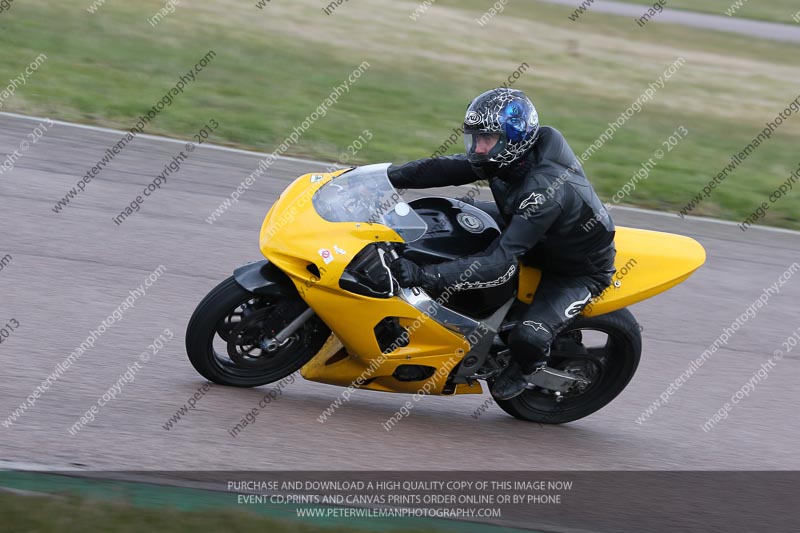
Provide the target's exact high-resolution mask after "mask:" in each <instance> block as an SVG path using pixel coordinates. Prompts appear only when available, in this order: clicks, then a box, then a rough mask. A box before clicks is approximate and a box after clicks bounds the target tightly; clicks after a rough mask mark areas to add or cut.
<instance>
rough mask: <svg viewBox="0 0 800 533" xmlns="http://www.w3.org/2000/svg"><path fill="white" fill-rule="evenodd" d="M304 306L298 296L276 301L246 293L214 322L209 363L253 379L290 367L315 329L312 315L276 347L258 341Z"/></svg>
mask: <svg viewBox="0 0 800 533" xmlns="http://www.w3.org/2000/svg"><path fill="white" fill-rule="evenodd" d="M305 307H306V306H305V303H304V302H302V300H300V299H299V298H298V299H296V300H291V301H278V300H277V299H274V298H269V297H266V296H255V297H254V296H252V295H250V296H249V297H248V299H246V300H244V301H242V302H241V303H240V304H238V305H237V306H236V307H235V308H234V309H233V310H232V311H231V312H230V313H229V314H228V315H226V316H225V317H223V318H222V319H221V320H219V322H218V323H217V328H216V330H215V331H214V332H213V333H212V337H211V339H210V342H209V344H210V346H209V349H210V350H211V351H212V357H211V360H212V363H213V364H214V366H216V367H217V369H218V370H219V371H220V372H222V373H224V374H227V375H229V376H235V377H241V378H249V379H256V380H257V379H261V378H263V377H265V376H273V375H277V374H286V373H290V372H292V371H294V370H295V369H296V368H297V366H298V365H297V361H298V354H299V353H300V352H301V351H303V350H305V349H306V348H308V346H309V345H310V343H311V339H312V338H313V336H314V334H315V333H316V329H317V327H318V323H317V322H318V320H317V319H316V317H312V318H310V319H309V320H308V321H307V322H306V323H305V324H303V326H301V327H300V328H299V329H298V330H297V331H296V332H295V333H294V334H293V335H292V336H291V337H290V338H289V339H287V341H286V342H285V343H284V344H283V345H281V346H280V347H279V348H278V349H276V350H273V351H268V350H267V349H265V348H263V347H262V341H263V340H264V339H266V338H270V337H274V335H275V334H276V333H278V332H279V331H281V330H282V329H283V328H285V327H286V325H288V324H289V323H290V322H291V321H292V320H294V319H295V318H296V317H297V316H299V315H300V313H302V312H303V311H304V310H305Z"/></svg>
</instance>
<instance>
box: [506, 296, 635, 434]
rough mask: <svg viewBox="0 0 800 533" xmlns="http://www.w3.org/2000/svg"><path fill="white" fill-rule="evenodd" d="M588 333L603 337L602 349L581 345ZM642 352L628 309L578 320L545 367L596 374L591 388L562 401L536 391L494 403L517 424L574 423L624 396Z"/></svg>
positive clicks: (560, 338) (555, 346)
mask: <svg viewBox="0 0 800 533" xmlns="http://www.w3.org/2000/svg"><path fill="white" fill-rule="evenodd" d="M590 331H592V332H596V333H597V332H599V333H602V334H604V335H605V338H606V342H605V345H603V346H598V347H590V348H588V349H584V347H583V345H582V342H581V341H582V339H583V336H584V334H585V333H587V332H590ZM576 340H577V341H576ZM641 353H642V336H641V331H640V328H639V324H638V323H637V322H636V319H635V318H634V317H633V314H632V313H631V312H630V311H628V310H627V309H620V310H618V311H614V312H613V313H608V314H605V315H600V316H595V317H583V316H580V317H578V318H576V319H575V320H574V321H573V322H571V323H570V325H569V326H567V328H566V329H565V330H564V331H562V332H561V333H560V334H559V336H558V339H556V341H555V342H554V343H553V347H552V351H551V355H550V365H549V366H553V367H554V368H559V369H561V370H566V371H574V369H576V368H577V369H581V370H580V371H582V373H584V374H592V373H594V379H593V380H592V384H591V385H590V386H589V387H588V388H587V389H586V390H584V391H583V392H576V393H571V394H566V395H565V396H564V397H563V399H562V400H561V401H560V402H559V401H557V400H556V395H555V394H553V393H552V391H547V390H544V389H539V388H538V387H537V388H534V389H528V390H526V391H525V392H523V393H522V394H520V395H519V396H516V397H515V398H511V399H510V400H497V399H495V402H496V403H497V405H498V406H499V407H500V408H501V409H502V410H503V411H505V412H506V413H508V414H510V415H512V416H514V417H516V418H519V419H520V420H526V421H529V422H538V423H540V424H563V423H566V422H573V421H575V420H578V419H580V418H583V417H585V416H588V415H590V414H592V413H594V412H596V411H598V410H600V409H601V408H603V407H605V406H606V405H608V403H610V402H611V400H613V399H614V398H616V397H617V395H619V394H620V393H621V392H622V390H623V389H624V388H625V387H626V386H627V385H628V383H629V382H630V380H631V378H633V375H634V373H635V372H636V368H637V367H638V365H639V358H640V356H641Z"/></svg>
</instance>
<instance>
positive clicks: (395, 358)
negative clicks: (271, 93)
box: [261, 172, 481, 394]
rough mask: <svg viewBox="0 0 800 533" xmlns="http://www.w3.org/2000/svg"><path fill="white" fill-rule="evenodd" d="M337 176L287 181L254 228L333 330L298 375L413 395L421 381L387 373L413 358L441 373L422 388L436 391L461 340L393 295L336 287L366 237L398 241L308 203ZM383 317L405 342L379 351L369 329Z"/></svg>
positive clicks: (378, 227)
mask: <svg viewBox="0 0 800 533" xmlns="http://www.w3.org/2000/svg"><path fill="white" fill-rule="evenodd" d="M340 173H341V172H336V173H332V174H316V175H312V174H307V175H305V176H301V177H300V178H298V179H297V180H295V182H294V183H293V184H292V185H290V186H289V187H288V188H287V189H286V190H285V191H284V193H283V194H282V195H281V197H280V198H279V199H278V201H277V202H276V203H275V205H274V206H273V207H272V209H271V210H270V212H269V213H268V214H267V218H266V219H265V220H264V224H263V226H262V228H261V251H262V253H263V254H264V256H265V257H266V258H267V259H269V260H270V261H271V262H272V263H274V264H275V265H276V266H278V267H279V268H280V269H281V270H282V271H283V272H285V273H286V274H287V275H288V276H289V277H290V278H291V279H292V281H293V282H294V284H295V286H296V287H297V290H298V291H299V292H300V295H301V296H302V297H303V299H304V300H305V301H306V302H307V303H308V304H309V306H311V307H312V308H313V309H314V311H315V312H316V313H317V314H318V315H319V317H320V318H321V319H322V320H323V321H324V322H325V323H326V324H327V325H328V326H329V327H330V328H331V330H333V331H335V332H336V334H335V335H331V338H330V339H329V340H328V343H326V345H325V346H324V347H323V349H322V350H320V352H319V353H318V354H317V355H316V356H315V357H314V358H313V359H312V360H311V361H310V362H309V363H307V364H306V365H305V366H304V367H303V368H302V369H301V373H302V375H303V377H305V378H306V379H309V380H312V381H320V382H323V383H330V384H334V385H342V386H349V385H351V384H354V383H355V384H359V383H361V384H362V385H361V387H362V388H367V389H373V390H380V391H389V392H408V393H416V392H417V391H418V390H420V387H421V386H422V385H423V382H419V381H417V382H401V381H397V380H396V379H394V378H393V377H391V376H392V373H393V372H394V371H395V369H396V368H397V366H399V365H401V364H409V363H410V362H411V361H409V360H410V359H412V358H413V364H415V365H426V366H431V367H434V368H436V369H441V370H442V372H441V376H443V377H441V378H435V377H434V378H431V379H429V380H427V382H430V383H431V385H428V392H430V393H431V394H441V393H442V388H443V386H444V384H445V381H446V377H447V374H449V371H450V370H451V369H452V368H453V367H454V366H455V365H456V364H458V362H459V361H460V360H461V358H462V357H463V356H464V354H465V353H466V352H467V351H469V343H468V342H467V341H466V340H465V339H464V337H463V336H461V335H458V334H456V333H453V332H452V331H450V330H448V329H446V328H444V327H443V326H441V325H440V324H438V323H437V322H436V321H434V320H433V319H430V318H428V319H425V317H424V315H423V314H422V313H421V312H420V311H418V310H417V309H416V308H414V307H412V306H411V305H409V304H408V303H406V302H405V301H403V300H401V299H399V298H388V299H386V298H370V297H367V296H361V295H358V294H353V293H349V292H346V291H343V290H342V289H340V288H339V278H340V277H341V275H342V272H343V270H344V268H345V267H346V266H347V265H348V263H350V261H352V259H353V257H355V255H356V254H357V253H358V252H359V251H361V249H362V248H363V247H364V246H365V245H366V244H367V243H368V242H370V241H374V242H387V241H394V242H402V238H401V237H400V236H399V235H398V234H397V233H396V232H395V231H394V230H392V229H390V228H388V227H386V226H384V225H382V224H370V223H366V222H362V223H355V222H328V221H327V220H324V219H323V218H321V217H320V216H319V215H318V214H317V212H316V211H315V210H314V209H313V208H311V198H312V196H313V194H314V192H315V191H316V190H317V189H319V187H320V186H322V185H323V184H325V183H327V182H328V181H329V180H330V179H331V178H332V177H333V176H336V175H338V174H340ZM275 213H281V215H280V216H277V215H275ZM312 264H313V265H315V266H316V267H317V268H318V269H319V272H320V276H319V278H317V277H316V276H315V275H313V274H311V273H310V272H309V270H308V266H309V265H312ZM387 316H395V317H399V318H400V324H401V325H402V326H403V327H405V328H406V329H407V330H408V332H409V341H410V342H409V345H408V346H406V347H400V348H398V349H396V350H394V351H393V352H391V353H390V354H388V355H384V354H382V353H381V350H380V347H379V346H378V343H377V342H376V339H375V335H374V334H373V328H374V327H375V326H376V325H377V324H378V322H380V321H381V320H382V319H383V318H384V317H387ZM339 343H341V344H339ZM341 348H343V349H344V351H342V350H341ZM437 375H438V374H437ZM455 392H456V393H464V392H473V393H480V392H481V388H480V385H477V384H476V385H475V386H472V387H468V386H466V385H463V386H459V387H458V388H457V389H456V391H455Z"/></svg>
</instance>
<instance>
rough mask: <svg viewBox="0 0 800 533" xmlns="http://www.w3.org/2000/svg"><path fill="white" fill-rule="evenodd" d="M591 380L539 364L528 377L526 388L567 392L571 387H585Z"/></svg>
mask: <svg viewBox="0 0 800 533" xmlns="http://www.w3.org/2000/svg"><path fill="white" fill-rule="evenodd" d="M590 383H591V382H590V381H588V380H586V379H584V378H581V377H578V376H576V375H574V374H570V373H568V372H562V371H561V370H556V369H555V368H550V367H549V366H540V367H539V368H537V369H536V370H535V371H534V372H533V374H531V375H530V377H529V378H528V388H529V389H530V388H533V387H541V388H543V389H548V390H552V391H557V392H569V391H570V390H572V388H573V387H578V388H586V387H587V386H589V384H590Z"/></svg>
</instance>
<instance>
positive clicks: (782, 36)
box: [544, 0, 800, 43]
mask: <svg viewBox="0 0 800 533" xmlns="http://www.w3.org/2000/svg"><path fill="white" fill-rule="evenodd" d="M544 1H545V2H549V3H551V4H559V5H563V6H570V7H574V8H577V7H578V6H579V5H581V0H544ZM653 3H654V4H655V2H653ZM734 3H735V2H734V1H732V2H731V4H732V5H733V4H734ZM651 8H652V6H651V5H639V4H628V3H624V2H614V1H611V0H598V1H596V2H594V3H593V4H592V5H590V6H589V7H588V8H587V9H586V11H585V12H584V13H583V14H581V15H580V16H581V17H582V16H584V15H586V14H587V13H588V12H590V11H596V12H598V13H608V14H611V15H622V16H625V17H631V18H633V19H634V20H636V19H640V18H641V17H642V16H643V15H644V14H645V13H647V12H648V10H650V9H651ZM570 14H571V13H570ZM791 16H792V13H786V23H785V24H781V23H777V22H764V21H760V20H752V19H746V18H737V17H729V16H726V15H725V13H724V12H723V13H720V14H719V15H711V14H707V13H698V12H694V11H687V10H683V9H670V8H668V7H667V8H664V9H663V10H662V11H661V13H657V14H656V15H655V16H653V17H651V18H650V19H649V20H646V21H645V22H646V25H645V27H646V26H647V25H650V24H662V23H663V24H678V25H680V26H690V27H693V28H705V29H709V30H714V31H722V32H727V33H739V34H741V35H750V36H752V37H758V38H759V39H769V40H772V41H785V42H792V43H798V42H800V26H798V25H797V24H794V23H793V22H792V20H791Z"/></svg>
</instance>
